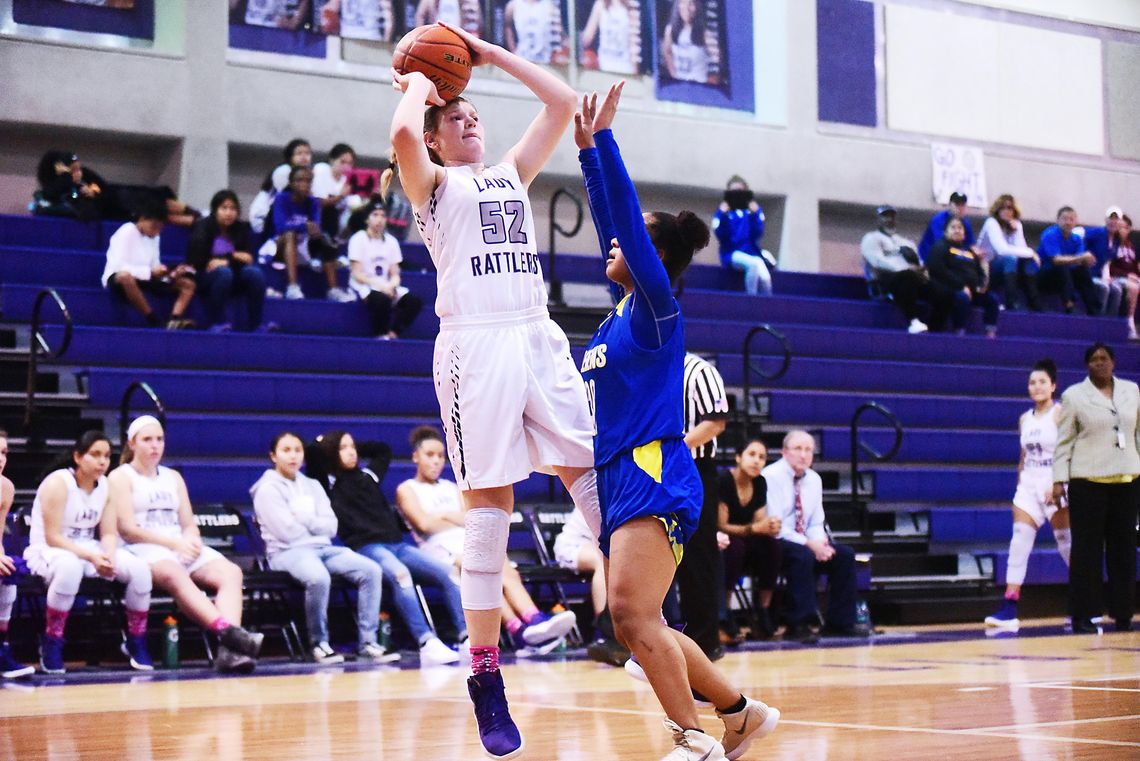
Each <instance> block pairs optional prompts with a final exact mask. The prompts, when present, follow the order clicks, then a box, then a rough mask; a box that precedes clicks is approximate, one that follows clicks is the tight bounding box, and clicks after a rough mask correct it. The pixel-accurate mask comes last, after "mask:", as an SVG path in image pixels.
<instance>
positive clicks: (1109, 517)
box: [1053, 341, 1140, 634]
mask: <svg viewBox="0 0 1140 761" xmlns="http://www.w3.org/2000/svg"><path fill="white" fill-rule="evenodd" d="M1085 365H1086V366H1087V367H1088V371H1089V376H1088V378H1086V379H1085V380H1084V381H1082V382H1081V383H1078V384H1077V385H1075V386H1070V387H1069V388H1067V389H1065V393H1064V394H1063V395H1062V397H1061V421H1060V426H1059V431H1058V434H1057V449H1056V451H1055V452H1054V455H1053V499H1054V500H1056V501H1057V503H1058V504H1061V502H1060V501H1061V500H1063V499H1064V495H1065V484H1066V483H1067V484H1068V485H1069V503H1070V504H1069V507H1070V509H1069V517H1070V521H1071V523H1072V532H1073V549H1072V557H1071V562H1070V565H1069V613H1070V615H1072V618H1073V633H1074V634H1084V633H1095V632H1096V631H1097V629H1096V627H1095V626H1093V624H1092V620H1091V619H1092V618H1093V617H1094V616H1099V615H1100V614H1101V613H1102V612H1103V610H1104V603H1103V584H1102V582H1101V571H1100V569H1101V564H1102V563H1103V562H1105V555H1106V552H1107V568H1108V585H1109V613H1110V614H1111V615H1112V617H1113V618H1114V619H1115V620H1116V630H1117V631H1131V629H1132V614H1133V612H1134V611H1135V608H1136V516H1137V506H1138V505H1140V451H1138V450H1137V441H1138V435H1140V425H1138V418H1140V388H1137V386H1136V384H1135V383H1133V382H1132V381H1127V380H1124V379H1122V378H1117V377H1115V376H1114V375H1113V371H1114V370H1115V369H1116V355H1115V354H1114V353H1113V351H1112V349H1111V348H1109V347H1108V346H1106V345H1105V344H1103V343H1101V342H1099V341H1098V342H1097V343H1095V344H1093V345H1092V346H1090V347H1089V348H1088V350H1087V351H1086V352H1085Z"/></svg>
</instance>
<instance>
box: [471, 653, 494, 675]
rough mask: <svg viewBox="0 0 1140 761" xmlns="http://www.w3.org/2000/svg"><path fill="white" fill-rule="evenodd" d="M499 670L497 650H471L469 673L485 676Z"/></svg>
mask: <svg viewBox="0 0 1140 761" xmlns="http://www.w3.org/2000/svg"><path fill="white" fill-rule="evenodd" d="M498 670H499V648H497V647H473V648H471V673H472V674H487V673H490V672H492V671H498Z"/></svg>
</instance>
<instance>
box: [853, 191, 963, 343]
mask: <svg viewBox="0 0 1140 761" xmlns="http://www.w3.org/2000/svg"><path fill="white" fill-rule="evenodd" d="M875 216H876V217H877V218H878V223H879V224H878V227H877V228H876V229H874V230H872V231H871V232H869V233H867V234H866V235H864V236H863V240H862V241H861V242H860V244H859V252H860V253H861V254H862V255H863V275H864V277H866V278H867V282H868V283H869V284H877V285H878V287H879V289H880V291H879V292H880V293H881V294H883V295H886V294H888V293H889V294H890V295H891V298H893V299H894V301H895V303H896V304H898V307H899V309H901V310H902V313H903V316H904V317H906V319H907V323H908V325H907V332H908V333H912V334H914V333H925V332H926V331H928V330H929V329H930V328H929V327H928V326H927V324H926V323H925V322H923V321H922V320H920V319H919V311H920V310H919V307H918V301H919V299H923V300H925V301H926V302H928V303H929V304H930V305H931V309H932V319H931V322H933V323H934V324H935V325H937V324H939V323H941V322H942V320H943V319H945V315H946V313H947V312H948V311H949V302H948V301H947V300H946V299H945V298H943V297H942V296H941V294H940V293H939V292H938V291H935V290H934V289H932V288H931V287H930V278H929V277H927V275H926V269H925V268H924V267H923V266H922V262H921V261H919V258H918V251H917V250H916V248H917V246H916V244H915V243H914V241H911V240H907V239H906V238H904V237H902V236H901V235H899V233H898V230H897V229H896V227H895V223H896V221H897V219H898V211H896V210H895V207H893V206H890V205H888V204H884V205H883V206H880V207H878V208H877V209H875Z"/></svg>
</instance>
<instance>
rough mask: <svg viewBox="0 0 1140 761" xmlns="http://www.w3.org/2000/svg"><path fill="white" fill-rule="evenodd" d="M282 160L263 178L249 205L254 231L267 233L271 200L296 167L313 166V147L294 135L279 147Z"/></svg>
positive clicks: (285, 186) (286, 186) (284, 188)
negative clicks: (283, 145)
mask: <svg viewBox="0 0 1140 761" xmlns="http://www.w3.org/2000/svg"><path fill="white" fill-rule="evenodd" d="M281 155H282V158H284V162H283V163H281V164H278V165H277V166H275V167H274V168H273V170H272V171H271V172H269V174H267V175H265V179H264V180H262V181H261V189H260V190H259V191H258V193H257V196H255V197H254V199H253V203H251V204H250V205H249V224H250V227H252V228H253V231H254V232H255V233H259V234H260V233H262V232H264V233H269V232H270V230H266V229H265V223H266V222H267V221H269V215H270V214H272V213H273V200H274V199H275V198H277V194H278V193H281V192H283V191H285V190H287V189H288V188H289V174H290V172H292V171H293V169H294V168H296V167H304V168H306V169H311V168H312V166H313V148H312V146H310V145H309V141H308V140H305V139H303V138H299V137H295V138H293V139H292V140H290V141H289V142H288V143H286V145H285V147H284V148H282V149H281Z"/></svg>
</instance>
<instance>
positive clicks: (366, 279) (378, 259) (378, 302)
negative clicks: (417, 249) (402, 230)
mask: <svg viewBox="0 0 1140 761" xmlns="http://www.w3.org/2000/svg"><path fill="white" fill-rule="evenodd" d="M361 217H363V219H364V225H365V227H364V229H363V230H360V231H359V232H357V233H355V234H354V235H353V236H352V237H351V238H349V240H348V261H349V264H350V265H351V266H352V274H351V275H350V276H349V281H348V284H349V287H350V288H352V291H353V292H354V293H355V294H356V295H357V296H358V297H359V298H361V299H362V300H363V301H364V304H365V306H367V307H368V315H369V319H370V320H371V322H372V334H373V335H374V336H376V337H377V338H381V339H393V338H397V337H398V336H399V335H400V334H401V333H403V332H404V330H405V329H407V327H408V326H409V325H411V324H412V321H413V320H415V319H416V315H418V314H419V313H420V309H421V308H422V307H423V302H422V301H421V300H420V298H419V297H418V296H416V295H415V294H414V293H411V292H409V291H408V289H407V288H405V287H404V286H402V285H400V262H401V261H403V259H404V257H403V254H401V253H400V244H399V242H398V241H397V240H396V239H395V238H393V237H392V236H391V235H389V234H388V233H387V232H386V231H385V227H387V224H388V214H387V211H385V209H384V203H383V201H380V200H379V198H376V199H374V200H373V201H371V202H370V203H369V204H368V206H366V207H364V208H362V209H360V210H359V211H358V212H357V215H354V218H355V219H360V218H361Z"/></svg>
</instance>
